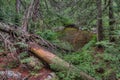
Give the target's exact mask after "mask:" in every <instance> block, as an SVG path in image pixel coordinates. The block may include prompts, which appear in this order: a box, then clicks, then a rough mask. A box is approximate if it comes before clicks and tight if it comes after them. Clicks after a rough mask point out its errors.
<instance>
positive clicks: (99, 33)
mask: <svg viewBox="0 0 120 80" xmlns="http://www.w3.org/2000/svg"><path fill="white" fill-rule="evenodd" d="M96 4H97V40H98V41H102V40H103V37H104V36H103V26H102V6H101V5H102V0H96Z"/></svg>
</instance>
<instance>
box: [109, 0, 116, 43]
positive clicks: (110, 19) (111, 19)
mask: <svg viewBox="0 0 120 80" xmlns="http://www.w3.org/2000/svg"><path fill="white" fill-rule="evenodd" d="M112 7H113V1H112V0H109V26H110V28H109V41H110V42H114V41H115V38H114V37H113V35H114V34H113V31H114V26H113V24H114V23H115V20H114V14H113V8H112Z"/></svg>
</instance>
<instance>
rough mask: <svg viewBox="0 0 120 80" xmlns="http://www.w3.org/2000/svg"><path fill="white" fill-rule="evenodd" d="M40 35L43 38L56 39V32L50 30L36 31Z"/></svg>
mask: <svg viewBox="0 0 120 80" xmlns="http://www.w3.org/2000/svg"><path fill="white" fill-rule="evenodd" d="M36 33H37V34H38V35H40V36H41V37H43V38H45V39H46V40H50V41H55V40H56V39H57V33H55V32H53V31H51V30H45V31H44V32H40V31H38V32H36Z"/></svg>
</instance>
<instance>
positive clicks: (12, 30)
mask: <svg viewBox="0 0 120 80" xmlns="http://www.w3.org/2000/svg"><path fill="white" fill-rule="evenodd" d="M0 31H2V32H4V33H8V34H9V35H11V34H12V36H14V37H15V39H19V41H21V40H23V39H24V38H25V39H26V41H34V42H35V43H37V44H39V45H41V46H42V47H46V48H47V49H48V50H50V51H53V52H54V51H55V50H60V51H61V52H65V53H66V52H74V50H68V49H65V48H62V47H59V46H57V45H54V44H52V43H50V42H49V41H47V40H45V39H43V38H42V37H40V36H37V35H35V34H29V33H27V32H25V33H24V32H23V31H22V29H21V28H20V27H19V26H17V28H16V27H15V26H14V25H8V24H5V23H2V22H0ZM14 37H12V38H14ZM15 39H14V41H15Z"/></svg>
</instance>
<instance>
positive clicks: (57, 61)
mask: <svg viewBox="0 0 120 80" xmlns="http://www.w3.org/2000/svg"><path fill="white" fill-rule="evenodd" d="M29 50H30V51H31V52H33V53H34V54H36V55H37V56H38V57H40V58H41V59H43V60H44V61H45V62H47V63H48V64H53V65H55V66H58V67H59V69H58V70H65V69H67V70H68V69H69V70H71V71H74V72H76V71H77V72H78V71H80V70H78V69H77V68H75V67H74V66H73V65H71V64H69V63H67V62H66V61H64V60H62V59H61V58H59V57H58V56H56V55H54V54H53V53H51V52H49V51H47V50H45V49H43V48H41V47H40V46H39V45H37V44H35V43H33V42H30V43H29ZM79 74H80V76H81V77H82V78H83V79H84V80H95V79H94V78H93V77H91V76H89V75H88V74H86V73H84V72H82V71H81V72H80V73H79Z"/></svg>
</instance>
